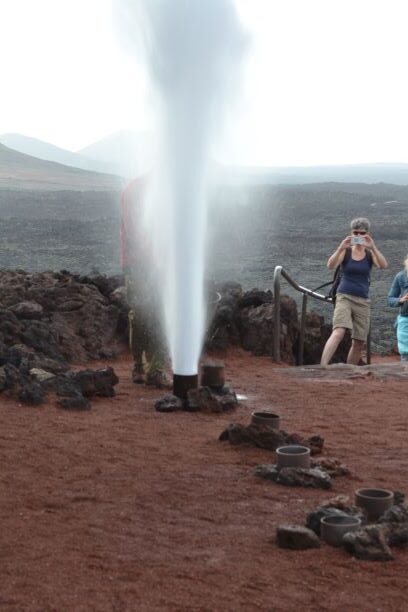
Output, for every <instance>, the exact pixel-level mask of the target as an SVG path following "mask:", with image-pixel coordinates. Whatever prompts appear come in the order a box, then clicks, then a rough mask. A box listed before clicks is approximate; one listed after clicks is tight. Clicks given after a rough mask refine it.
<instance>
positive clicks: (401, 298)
mask: <svg viewBox="0 0 408 612" xmlns="http://www.w3.org/2000/svg"><path fill="white" fill-rule="evenodd" d="M407 301H408V293H406V294H405V295H402V296H401V297H400V299H399V303H400V304H403V303H404V302H407Z"/></svg>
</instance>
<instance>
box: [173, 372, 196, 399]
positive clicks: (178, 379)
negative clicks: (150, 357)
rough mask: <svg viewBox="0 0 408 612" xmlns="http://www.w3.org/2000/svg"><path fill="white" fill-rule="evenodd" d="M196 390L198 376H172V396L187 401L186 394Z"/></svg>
mask: <svg viewBox="0 0 408 612" xmlns="http://www.w3.org/2000/svg"><path fill="white" fill-rule="evenodd" d="M197 388H198V374H191V375H184V374H174V375H173V394H174V395H176V396H177V397H179V398H180V399H182V400H186V399H187V392H188V391H190V389H197Z"/></svg>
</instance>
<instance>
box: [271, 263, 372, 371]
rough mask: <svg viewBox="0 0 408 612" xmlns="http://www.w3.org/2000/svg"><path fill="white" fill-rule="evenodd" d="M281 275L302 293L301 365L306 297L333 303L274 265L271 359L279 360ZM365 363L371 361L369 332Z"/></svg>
mask: <svg viewBox="0 0 408 612" xmlns="http://www.w3.org/2000/svg"><path fill="white" fill-rule="evenodd" d="M281 276H283V277H284V278H285V279H286V280H287V281H288V283H289V284H290V285H292V287H293V288H294V289H296V291H299V292H300V293H302V294H303V297H302V314H301V319H300V334H299V347H298V363H299V365H303V353H304V347H305V327H306V309H307V298H308V297H312V298H314V299H315V300H320V301H321V302H327V303H329V304H332V303H333V300H332V298H331V297H328V296H326V295H323V294H322V293H317V292H316V291H313V290H312V289H308V288H307V287H303V286H302V285H299V284H298V283H297V282H296V281H294V280H293V278H292V277H291V276H289V274H288V273H287V272H286V270H285V269H284V268H283V266H276V268H275V271H274V273H273V294H274V298H275V308H274V334H273V346H272V351H273V359H274V360H275V361H280V328H281V321H280V295H281V294H280V280H281ZM367 363H371V343H370V334H369V335H368V338H367Z"/></svg>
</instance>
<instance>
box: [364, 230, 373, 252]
mask: <svg viewBox="0 0 408 612" xmlns="http://www.w3.org/2000/svg"><path fill="white" fill-rule="evenodd" d="M364 240H365V245H364V246H365V247H366V248H367V249H374V248H375V244H374V240H373V239H372V238H371V236H370V234H366V235H365V236H364Z"/></svg>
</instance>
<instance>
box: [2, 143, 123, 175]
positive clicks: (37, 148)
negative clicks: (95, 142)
mask: <svg viewBox="0 0 408 612" xmlns="http://www.w3.org/2000/svg"><path fill="white" fill-rule="evenodd" d="M0 143H1V144H3V145H5V146H6V147H9V148H10V149H14V150H15V151H19V152H20V153H25V154H26V155H32V156H33V157H38V159H45V160H47V161H53V162H56V163H58V164H64V165H65V166H72V167H74V168H81V169H82V170H91V171H93V172H104V173H109V174H111V173H112V171H111V167H110V166H109V164H105V163H103V162H101V161H97V160H95V159H88V158H87V157H85V156H84V155H81V154H80V153H74V152H72V151H68V150H66V149H62V148H61V147H56V146H55V145H53V144H51V143H49V142H45V141H43V140H39V139H38V138H32V137H31V136H24V135H23V134H2V135H0Z"/></svg>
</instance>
